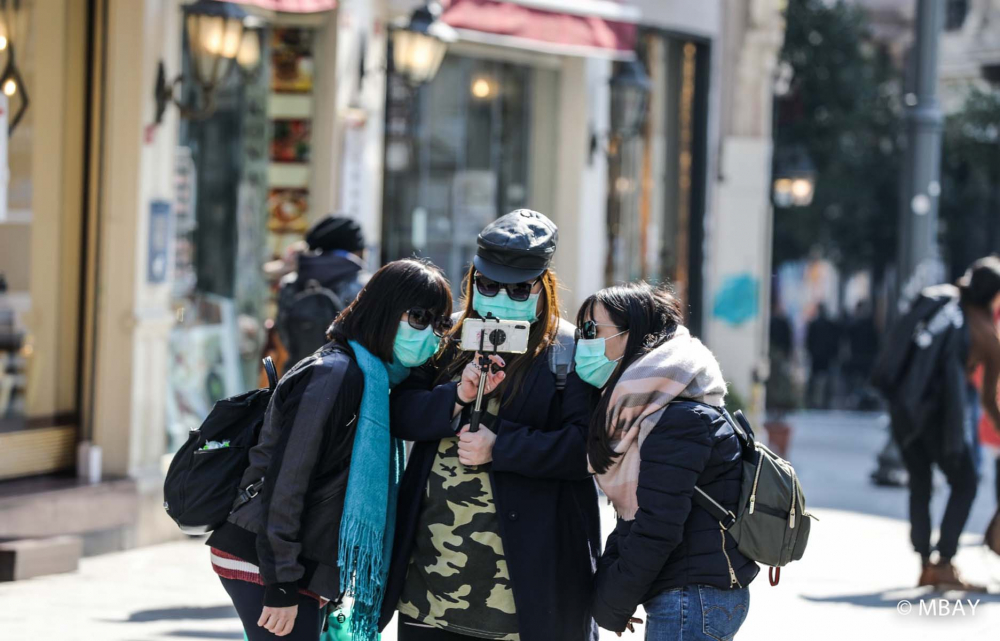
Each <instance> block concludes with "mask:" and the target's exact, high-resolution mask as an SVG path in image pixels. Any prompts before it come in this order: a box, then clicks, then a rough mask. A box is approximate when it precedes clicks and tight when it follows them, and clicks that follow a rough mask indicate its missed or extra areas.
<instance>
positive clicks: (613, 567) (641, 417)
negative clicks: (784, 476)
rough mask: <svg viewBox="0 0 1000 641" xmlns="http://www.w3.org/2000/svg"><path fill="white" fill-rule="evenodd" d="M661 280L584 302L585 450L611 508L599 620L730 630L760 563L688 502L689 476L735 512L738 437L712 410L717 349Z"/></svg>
mask: <svg viewBox="0 0 1000 641" xmlns="http://www.w3.org/2000/svg"><path fill="white" fill-rule="evenodd" d="M682 319H683V316H682V314H681V306H680V304H679V302H678V301H677V299H676V298H674V297H673V296H672V295H671V294H670V293H669V292H667V291H665V290H663V289H654V288H653V287H651V286H649V285H647V284H645V283H639V284H628V285H621V286H617V287H610V288H607V289H603V290H601V291H599V292H598V293H596V294H594V295H593V296H591V297H590V298H588V299H587V300H586V301H584V303H583V306H582V307H581V308H580V312H579V314H578V316H577V323H578V324H579V325H580V327H581V340H579V341H578V345H577V351H576V370H577V372H578V373H579V375H580V377H581V378H583V380H584V381H586V382H588V383H590V384H591V385H593V386H594V387H597V388H598V389H601V390H602V391H603V394H602V397H601V401H600V403H599V405H598V407H597V411H596V412H595V413H594V416H593V418H592V419H591V422H590V435H589V438H588V439H587V444H588V445H587V454H588V458H589V461H590V465H591V467H592V469H593V470H594V471H595V472H596V474H597V483H598V485H600V487H601V489H603V490H604V492H605V494H607V496H608V498H609V499H610V501H611V503H612V504H613V505H614V507H615V512H616V513H617V514H618V522H617V526H616V527H615V529H614V531H613V532H612V533H611V534H610V536H609V537H608V540H607V544H606V545H605V548H604V555H603V556H602V557H601V560H600V562H599V563H598V570H597V578H596V580H595V582H594V586H595V587H594V589H595V594H594V599H593V613H594V618H595V620H596V621H597V623H598V625H600V626H601V627H603V628H606V629H608V630H612V631H615V632H618V633H619V634H620V633H622V632H624V631H625V630H633V629H634V625H635V624H636V623H641V621H640V620H638V619H635V618H633V615H634V613H635V611H636V608H637V607H638V606H639V605H640V604H642V605H643V607H644V609H645V612H646V616H647V618H648V621H647V622H646V634H645V638H646V639H648V640H650V641H667V640H668V639H709V638H711V639H732V638H733V637H734V635H735V634H736V633H737V632H738V631H739V629H740V627H741V626H742V625H743V622H744V620H745V619H746V616H747V610H748V608H749V606H750V591H749V589H748V587H747V586H748V585H749V584H750V582H751V581H753V579H754V578H755V577H756V576H757V572H758V570H759V568H758V567H757V564H756V563H754V562H753V561H751V560H750V559H748V558H746V557H745V556H743V554H741V553H740V551H739V550H738V549H737V548H736V541H735V540H734V539H733V538H732V536H731V535H730V534H729V533H728V532H726V531H725V530H720V529H719V523H718V520H717V519H715V518H713V517H712V516H711V515H710V514H709V512H707V511H706V510H705V509H703V508H702V507H701V506H700V505H697V504H695V503H693V502H692V496H693V495H694V490H695V486H696V485H697V486H698V487H700V488H701V489H702V490H704V491H705V492H706V493H708V494H709V495H710V496H711V497H712V498H713V499H714V500H715V501H717V502H718V503H720V504H721V505H722V506H723V507H724V508H725V509H727V510H732V511H733V512H737V511H738V505H737V504H738V503H739V497H740V485H741V480H742V474H743V467H742V463H741V461H742V456H741V454H742V446H741V444H740V441H739V439H738V438H737V435H736V433H735V432H734V431H733V428H732V426H731V425H730V424H729V422H728V421H727V420H726V417H725V416H724V415H723V413H722V412H721V411H720V410H719V409H717V408H721V407H722V406H723V402H724V398H725V395H726V383H725V381H724V379H723V377H722V371H721V369H720V368H719V363H718V361H717V360H716V358H715V356H714V355H713V354H712V353H711V352H710V351H709V350H708V349H707V348H706V347H705V346H704V345H703V344H702V343H701V341H699V340H698V339H696V338H694V337H693V336H691V334H690V333H689V332H688V330H687V328H685V327H684V326H683V325H682V324H681V323H682Z"/></svg>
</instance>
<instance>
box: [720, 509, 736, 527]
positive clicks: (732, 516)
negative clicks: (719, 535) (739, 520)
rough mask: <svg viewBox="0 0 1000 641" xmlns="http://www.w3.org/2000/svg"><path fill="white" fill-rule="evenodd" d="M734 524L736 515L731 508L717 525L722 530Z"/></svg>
mask: <svg viewBox="0 0 1000 641" xmlns="http://www.w3.org/2000/svg"><path fill="white" fill-rule="evenodd" d="M734 525H736V515H735V514H733V512H732V510H730V511H728V512H726V518H725V520H724V521H719V527H721V528H722V529H723V530H729V528H731V527H733V526H734Z"/></svg>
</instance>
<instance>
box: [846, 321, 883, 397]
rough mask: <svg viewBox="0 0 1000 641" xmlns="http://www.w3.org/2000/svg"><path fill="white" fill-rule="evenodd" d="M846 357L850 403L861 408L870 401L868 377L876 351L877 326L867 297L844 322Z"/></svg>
mask: <svg viewBox="0 0 1000 641" xmlns="http://www.w3.org/2000/svg"><path fill="white" fill-rule="evenodd" d="M845 333H846V334H847V348H848V357H847V363H846V366H845V368H844V369H845V372H844V373H845V375H846V378H847V384H848V390H849V393H850V394H851V401H852V406H853V407H855V408H857V409H864V408H865V407H866V405H867V404H868V402H869V397H870V389H869V387H868V379H869V378H870V377H871V373H872V367H873V366H874V365H875V356H876V355H877V354H878V342H879V341H878V330H877V329H876V328H875V318H874V316H872V312H871V304H870V303H869V302H868V301H862V302H860V303H858V305H857V307H855V309H854V316H853V318H851V319H850V320H849V321H848V323H847V329H846V332H845Z"/></svg>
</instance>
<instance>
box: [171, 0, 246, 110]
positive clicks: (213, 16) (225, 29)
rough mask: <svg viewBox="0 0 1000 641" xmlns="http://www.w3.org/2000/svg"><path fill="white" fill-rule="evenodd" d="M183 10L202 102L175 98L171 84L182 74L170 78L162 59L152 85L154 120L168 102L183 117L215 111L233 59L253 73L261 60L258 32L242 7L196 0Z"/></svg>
mask: <svg viewBox="0 0 1000 641" xmlns="http://www.w3.org/2000/svg"><path fill="white" fill-rule="evenodd" d="M182 11H183V12H184V28H185V30H186V31H187V46H188V53H189V54H190V55H191V67H192V74H193V76H194V81H195V83H197V85H198V87H199V88H200V89H201V101H200V102H201V105H200V106H198V107H192V106H188V105H185V104H183V103H181V102H179V101H178V100H177V98H176V97H175V96H174V88H175V87H176V86H177V85H181V84H182V83H183V81H184V76H183V75H179V76H177V78H175V79H174V80H173V82H169V81H168V80H167V73H166V68H165V67H164V65H163V62H162V61H161V62H160V68H159V71H158V73H157V77H156V88H155V97H156V123H157V124H159V123H160V122H162V121H163V114H164V113H165V112H166V110H167V107H168V106H169V105H170V104H171V103H173V104H175V105H177V108H178V109H180V112H181V116H182V117H184V118H190V119H201V118H207V117H208V116H210V115H212V113H213V112H214V111H215V94H216V91H217V90H218V88H219V85H220V84H221V83H222V81H223V80H224V79H225V77H226V74H228V73H229V70H230V69H231V68H232V66H233V62H234V61H235V62H237V63H238V64H239V65H240V67H241V68H242V69H243V70H244V71H245V72H246V73H253V72H254V70H255V69H256V68H257V65H259V64H260V49H261V47H260V33H259V30H257V29H254V28H250V27H251V26H252V23H251V22H250V20H251V19H248V17H247V13H246V12H245V11H244V10H243V9H241V8H240V7H238V6H237V5H235V4H232V3H230V2H220V1H219V0H197V1H196V2H194V3H192V4H188V5H185V6H184V7H183V9H182Z"/></svg>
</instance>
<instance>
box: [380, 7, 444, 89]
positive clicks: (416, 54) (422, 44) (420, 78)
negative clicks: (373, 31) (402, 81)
mask: <svg viewBox="0 0 1000 641" xmlns="http://www.w3.org/2000/svg"><path fill="white" fill-rule="evenodd" d="M438 15H440V7H439V6H438V4H437V3H436V2H432V3H428V4H426V5H424V6H422V7H419V8H418V9H417V10H416V11H414V12H413V15H411V16H410V21H409V23H407V24H406V25H405V26H399V27H396V28H395V29H393V32H392V63H393V71H394V72H395V73H396V74H398V75H400V76H402V77H404V78H406V79H407V80H408V81H409V82H410V83H411V84H413V85H420V84H423V83H425V82H428V81H429V80H431V79H432V78H434V75H435V74H436V73H437V71H438V68H439V67H440V66H441V61H442V60H444V54H445V52H446V51H447V50H448V44H449V43H452V42H455V41H456V40H457V39H458V35H457V34H456V33H455V30H454V29H452V28H451V27H450V26H449V25H447V24H445V23H444V22H441V21H440V20H438V19H437V17H438Z"/></svg>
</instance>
